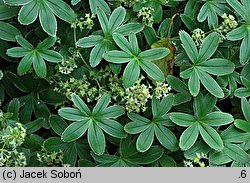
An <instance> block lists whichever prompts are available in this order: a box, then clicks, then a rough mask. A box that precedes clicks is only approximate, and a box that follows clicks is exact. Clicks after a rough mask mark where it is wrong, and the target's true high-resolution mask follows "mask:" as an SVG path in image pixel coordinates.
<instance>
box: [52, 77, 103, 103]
mask: <svg viewBox="0 0 250 183" xmlns="http://www.w3.org/2000/svg"><path fill="white" fill-rule="evenodd" d="M57 84H58V86H57V87H56V88H55V90H56V91H59V92H61V93H64V94H65V95H66V97H67V98H68V99H71V95H72V94H73V93H75V94H77V95H78V96H80V97H82V98H84V99H87V101H88V102H90V101H92V100H96V99H98V98H99V89H98V88H97V87H96V86H94V87H91V86H90V82H88V81H87V77H86V76H85V75H84V76H83V78H82V79H76V78H73V77H71V78H70V79H69V80H67V81H60V82H58V83H57Z"/></svg>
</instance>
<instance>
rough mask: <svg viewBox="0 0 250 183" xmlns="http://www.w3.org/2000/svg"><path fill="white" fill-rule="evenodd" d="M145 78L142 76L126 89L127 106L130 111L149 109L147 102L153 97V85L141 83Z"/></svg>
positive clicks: (125, 99)
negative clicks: (151, 92) (151, 91)
mask: <svg viewBox="0 0 250 183" xmlns="http://www.w3.org/2000/svg"><path fill="white" fill-rule="evenodd" d="M143 79H144V77H141V78H140V79H139V80H137V81H136V83H135V84H134V85H133V86H132V87H129V88H127V89H126V91H125V96H124V101H125V108H126V110H127V111H128V112H131V111H135V112H140V111H146V109H147V107H146V103H147V102H148V100H149V99H151V98H152V95H151V94H150V89H151V88H152V87H151V86H150V85H149V86H146V85H145V84H141V81H142V80H143Z"/></svg>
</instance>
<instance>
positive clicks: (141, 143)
mask: <svg viewBox="0 0 250 183" xmlns="http://www.w3.org/2000/svg"><path fill="white" fill-rule="evenodd" d="M173 101H174V96H173V95H172V94H170V95H169V96H167V97H165V98H163V99H162V100H161V101H160V100H158V99H155V98H154V99H153V100H152V106H154V107H152V113H153V119H152V120H149V119H147V118H145V117H142V116H140V115H138V114H134V113H129V114H128V117H129V118H130V119H131V120H132V122H130V123H128V124H126V125H125V126H124V130H125V131H126V132H127V133H129V134H139V137H138V138H137V141H136V148H137V150H138V151H139V152H146V151H147V150H148V149H149V148H150V147H151V146H152V143H153V141H154V138H155V136H156V138H157V139H158V141H159V142H160V143H161V144H162V145H163V146H164V147H165V148H166V149H168V150H170V151H173V152H174V151H177V150H178V140H177V138H176V136H175V135H174V133H173V132H171V131H170V130H169V129H168V128H167V127H166V126H168V124H167V123H166V118H165V116H166V114H167V112H168V111H169V110H170V108H171V107H172V105H173ZM158 109H159V111H158Z"/></svg>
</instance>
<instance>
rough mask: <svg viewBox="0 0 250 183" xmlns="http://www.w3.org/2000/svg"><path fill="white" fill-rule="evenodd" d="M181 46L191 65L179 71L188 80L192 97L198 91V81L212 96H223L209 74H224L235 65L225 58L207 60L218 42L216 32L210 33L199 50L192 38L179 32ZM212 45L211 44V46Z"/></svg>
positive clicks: (229, 72)
mask: <svg viewBox="0 0 250 183" xmlns="http://www.w3.org/2000/svg"><path fill="white" fill-rule="evenodd" d="M179 35H180V39H181V41H182V43H183V44H182V46H183V48H184V50H185V51H186V53H187V54H188V56H189V58H190V60H191V61H192V66H191V67H190V68H188V69H186V70H184V71H182V72H181V73H180V75H181V77H182V78H184V79H189V80H188V88H189V91H190V93H191V95H193V96H194V97H196V96H197V95H198V93H199V91H200V83H202V85H203V86H204V87H205V88H206V89H207V90H208V91H209V92H210V93H211V94H212V95H214V96H216V97H218V98H223V97H224V92H223V90H222V89H221V87H220V86H219V84H218V83H217V82H216V81H215V79H214V78H213V77H212V76H210V75H209V74H213V75H217V76H224V75H228V74H231V73H233V71H234V69H235V65H234V64H233V63H232V62H231V61H229V60H226V59H221V58H213V59H210V60H208V59H209V58H210V57H211V56H212V55H213V54H214V52H215V51H216V49H217V47H218V44H219V35H218V33H211V34H209V35H208V36H207V38H206V39H205V40H204V42H203V43H202V45H201V48H200V50H199V52H198V51H197V48H196V46H195V43H194V41H193V40H192V38H191V37H190V36H189V35H188V34H187V33H186V32H184V31H181V32H180V33H179ZM211 45H212V46H211Z"/></svg>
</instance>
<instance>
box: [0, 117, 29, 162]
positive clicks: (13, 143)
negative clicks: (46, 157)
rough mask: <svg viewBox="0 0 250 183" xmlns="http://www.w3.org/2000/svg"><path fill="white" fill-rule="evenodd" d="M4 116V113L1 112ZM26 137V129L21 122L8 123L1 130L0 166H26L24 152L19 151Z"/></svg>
mask: <svg viewBox="0 0 250 183" xmlns="http://www.w3.org/2000/svg"><path fill="white" fill-rule="evenodd" d="M1 114H2V115H1V116H3V113H1ZM25 137H26V129H25V128H24V127H23V125H22V124H21V123H18V122H16V123H15V124H11V125H7V126H6V127H4V128H3V129H2V130H1V131H0V167H1V166H25V165H26V157H25V155H24V153H22V152H18V151H17V148H18V147H20V146H21V145H22V144H23V142H24V140H25Z"/></svg>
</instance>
